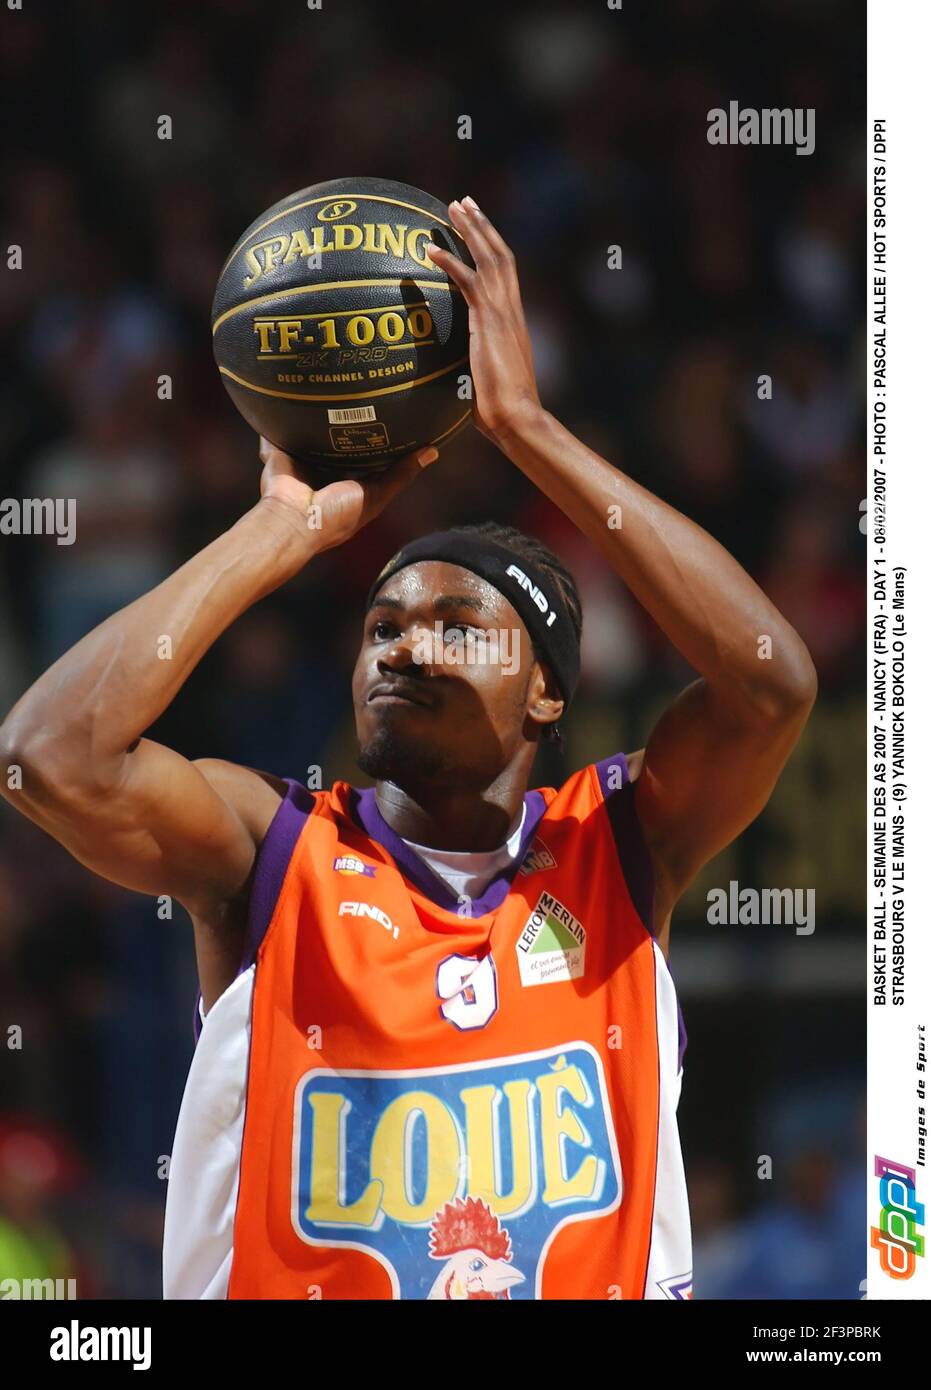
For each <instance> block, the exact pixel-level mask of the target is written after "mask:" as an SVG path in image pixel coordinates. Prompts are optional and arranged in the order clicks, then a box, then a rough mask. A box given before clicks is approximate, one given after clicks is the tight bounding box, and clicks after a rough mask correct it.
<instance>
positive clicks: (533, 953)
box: [516, 893, 585, 985]
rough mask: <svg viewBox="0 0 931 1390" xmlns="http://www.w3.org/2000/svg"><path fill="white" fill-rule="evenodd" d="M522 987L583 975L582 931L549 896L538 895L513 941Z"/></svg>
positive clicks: (564, 907) (577, 922)
mask: <svg viewBox="0 0 931 1390" xmlns="http://www.w3.org/2000/svg"><path fill="white" fill-rule="evenodd" d="M516 949H517V964H518V966H519V968H520V982H521V984H522V985H548V984H555V983H556V982H557V981H559V980H578V979H580V978H581V976H583V975H584V974H585V928H584V927H583V926H582V923H581V922H579V921H578V920H577V919H576V918H575V917H573V915H572V913H571V912H570V911H569V909H568V908H567V907H566V906H564V904H563V903H561V902H560V901H559V899H558V898H554V897H553V895H552V893H541V894H540V896H539V898H538V899H537V905H536V907H535V908H534V909H533V911H532V912H531V914H530V916H529V917H528V918H527V921H526V923H525V925H524V929H523V931H522V932H521V934H520V936H519V937H518V939H517V947H516Z"/></svg>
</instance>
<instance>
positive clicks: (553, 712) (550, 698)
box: [527, 658, 566, 733]
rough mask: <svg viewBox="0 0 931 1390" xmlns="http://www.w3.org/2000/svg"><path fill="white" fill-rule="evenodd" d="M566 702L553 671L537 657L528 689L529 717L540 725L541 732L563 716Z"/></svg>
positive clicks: (552, 725)
mask: <svg viewBox="0 0 931 1390" xmlns="http://www.w3.org/2000/svg"><path fill="white" fill-rule="evenodd" d="M565 707H566V702H565V700H564V699H563V697H562V695H561V694H560V691H559V687H558V686H557V684H556V681H555V680H554V678H553V673H552V671H551V670H550V668H549V667H548V666H547V664H546V662H545V661H540V660H539V658H538V659H537V661H536V663H535V664H534V668H533V672H532V674H531V676H530V684H529V686H528V689H527V718H528V719H531V720H532V721H533V723H534V724H537V725H539V726H540V729H541V733H542V732H543V731H544V730H545V729H546V728H548V727H554V726H555V725H556V723H557V721H558V720H559V719H561V718H562V713H563V710H564V709H565Z"/></svg>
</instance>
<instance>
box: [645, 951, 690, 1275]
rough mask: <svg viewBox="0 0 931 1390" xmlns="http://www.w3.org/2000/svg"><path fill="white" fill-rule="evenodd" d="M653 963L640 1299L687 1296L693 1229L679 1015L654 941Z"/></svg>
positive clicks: (669, 981)
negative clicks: (649, 1213) (653, 1101)
mask: <svg viewBox="0 0 931 1390" xmlns="http://www.w3.org/2000/svg"><path fill="white" fill-rule="evenodd" d="M653 957H654V960H655V962H656V1028H657V1042H658V1046H659V1096H660V1101H659V1135H658V1138H657V1153H656V1196H655V1199H654V1203H653V1230H652V1236H651V1241H650V1262H649V1265H648V1267H647V1282H646V1289H645V1290H644V1295H643V1296H644V1298H671V1299H680V1298H691V1296H692V1231H691V1222H690V1220H689V1203H688V1194H687V1192H686V1187H685V1168H684V1165H683V1163H682V1149H681V1146H680V1144H679V1126H678V1124H677V1123H676V1109H677V1107H678V1105H679V1095H680V1092H681V1089H682V1072H681V1071H679V1012H678V1003H677V1000H676V987H675V985H674V984H673V982H672V976H671V975H670V973H669V967H668V966H667V964H666V959H665V957H664V955H663V953H662V951H661V950H660V948H659V947H658V946H657V944H656V942H655V941H654V942H653Z"/></svg>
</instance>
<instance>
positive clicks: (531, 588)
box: [507, 565, 556, 627]
mask: <svg viewBox="0 0 931 1390" xmlns="http://www.w3.org/2000/svg"><path fill="white" fill-rule="evenodd" d="M507 573H508V574H510V575H513V577H514V578H515V579H516V580H517V582H518V584H519V585H520V587H521V588H522V589H524V590H526V592H527V593H528V594H529V595H530V597H531V598H532V599H533V601H534V603H535V604H536V605H537V607H538V608H539V610H540V612H541V613H546V612H547V610H549V617H548V618H547V620H546V626H547V627H552V626H553V624H554V623H555V621H556V609H555V608H550V605H549V603H548V602H547V599H546V595H545V594H544V593H543V590H542V589H538V588H537V586H536V584H534V583H533V581H532V580H530V579H528V578H527V576H526V574H524V571H523V570H521V569H518V568H517V566H516V565H508V567H507Z"/></svg>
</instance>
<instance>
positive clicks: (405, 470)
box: [362, 444, 440, 525]
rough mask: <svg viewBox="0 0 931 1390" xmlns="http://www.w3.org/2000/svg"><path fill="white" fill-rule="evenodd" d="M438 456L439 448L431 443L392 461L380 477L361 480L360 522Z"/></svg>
mask: <svg viewBox="0 0 931 1390" xmlns="http://www.w3.org/2000/svg"><path fill="white" fill-rule="evenodd" d="M439 456H440V454H439V450H438V449H435V448H434V447H433V446H432V444H431V445H428V447H427V448H425V449H418V450H417V452H416V453H413V454H408V455H407V457H406V458H402V459H398V461H397V463H393V464H392V465H391V467H390V468H389V469H387V470H386V471H385V472H384V473H383V474H382V475H381V476H380V477H378V478H372V479H369V480H367V481H365V482H363V484H362V490H363V492H364V493H365V501H364V503H363V507H362V516H363V522H362V524H363V525H365V523H366V522H368V521H371V520H372V517H374V516H377V515H378V513H379V512H380V511H382V510H383V509H384V508H385V507H387V505H388V503H389V502H390V501H392V499H393V498H395V497H397V495H398V493H399V492H403V491H404V489H405V488H407V487H410V485H411V483H412V482H413V481H414V479H415V478H419V477H420V474H421V473H422V472H423V470H424V469H425V468H429V466H430V464H431V463H435V462H436V460H437V459H438V458H439Z"/></svg>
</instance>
